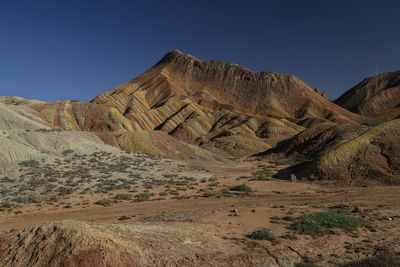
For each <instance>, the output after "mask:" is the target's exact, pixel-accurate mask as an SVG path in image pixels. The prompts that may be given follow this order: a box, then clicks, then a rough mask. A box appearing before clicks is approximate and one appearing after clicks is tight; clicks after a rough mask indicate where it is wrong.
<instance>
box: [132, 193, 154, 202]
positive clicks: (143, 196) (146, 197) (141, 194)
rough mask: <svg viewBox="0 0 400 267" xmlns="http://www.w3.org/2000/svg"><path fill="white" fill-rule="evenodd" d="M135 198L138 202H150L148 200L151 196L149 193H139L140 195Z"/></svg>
mask: <svg viewBox="0 0 400 267" xmlns="http://www.w3.org/2000/svg"><path fill="white" fill-rule="evenodd" d="M135 198H136V199H137V200H142V201H143V200H148V199H150V194H149V193H139V194H136V195H135Z"/></svg>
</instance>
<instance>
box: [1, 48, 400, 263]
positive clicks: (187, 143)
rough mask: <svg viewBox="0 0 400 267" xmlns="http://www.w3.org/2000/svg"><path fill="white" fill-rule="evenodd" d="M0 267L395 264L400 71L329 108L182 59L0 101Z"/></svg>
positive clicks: (302, 90) (232, 69)
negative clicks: (66, 93) (78, 90)
mask: <svg viewBox="0 0 400 267" xmlns="http://www.w3.org/2000/svg"><path fill="white" fill-rule="evenodd" d="M0 190H1V195H0V232H1V235H0V239H1V242H0V265H1V266H91V267H92V266H260V267H261V266H400V265H399V264H400V260H399V257H400V227H399V221H400V197H399V196H400V71H397V72H391V73H382V74H379V75H377V76H373V77H369V78H366V79H365V80H363V81H361V82H360V83H359V84H357V85H355V86H354V87H353V88H351V89H349V90H348V91H346V92H345V93H344V94H343V95H342V96H341V97H339V98H338V99H337V100H335V101H330V100H329V99H327V97H326V95H325V93H324V92H321V91H320V90H319V89H317V88H311V87H309V86H308V85H307V84H306V83H304V82H302V81H301V80H300V79H298V78H297V77H295V76H292V75H289V74H280V73H276V72H259V73H255V72H252V71H250V70H248V69H246V68H244V67H241V66H239V65H237V64H233V63H226V62H221V61H216V60H214V61H207V62H204V61H201V60H199V59H197V58H195V57H193V56H191V55H187V54H184V53H182V52H180V51H178V50H173V51H170V52H168V53H167V54H166V55H165V56H164V57H163V58H162V59H161V60H160V61H159V62H158V63H157V64H155V65H154V66H153V67H152V68H151V69H149V70H148V71H146V72H144V73H143V74H141V75H139V76H138V77H136V78H134V79H133V80H131V81H129V82H127V83H125V84H122V85H120V86H117V87H116V88H114V89H112V90H109V91H107V92H104V93H103V94H100V95H98V96H96V97H94V98H93V99H92V100H91V101H87V102H81V101H72V100H71V101H70V100H65V101H57V102H52V103H47V102H42V101H39V100H29V99H24V98H20V97H12V96H3V97H0Z"/></svg>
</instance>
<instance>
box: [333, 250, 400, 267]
mask: <svg viewBox="0 0 400 267" xmlns="http://www.w3.org/2000/svg"><path fill="white" fill-rule="evenodd" d="M398 266H400V256H398V255H397V256H396V255H391V254H389V253H382V254H379V255H378V256H375V257H371V258H366V259H363V260H359V261H355V262H349V263H345V264H342V265H340V267H398Z"/></svg>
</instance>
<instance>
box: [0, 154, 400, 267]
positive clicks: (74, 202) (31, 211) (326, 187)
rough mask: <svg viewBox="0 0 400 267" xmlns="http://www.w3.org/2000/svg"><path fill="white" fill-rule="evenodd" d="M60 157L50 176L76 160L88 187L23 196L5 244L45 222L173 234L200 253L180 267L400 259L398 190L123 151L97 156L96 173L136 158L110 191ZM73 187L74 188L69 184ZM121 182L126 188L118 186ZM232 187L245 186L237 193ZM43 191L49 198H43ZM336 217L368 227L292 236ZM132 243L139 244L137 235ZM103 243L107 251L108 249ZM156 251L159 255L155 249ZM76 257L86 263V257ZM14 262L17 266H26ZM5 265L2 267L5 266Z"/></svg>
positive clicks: (25, 168) (68, 157) (264, 165)
mask: <svg viewBox="0 0 400 267" xmlns="http://www.w3.org/2000/svg"><path fill="white" fill-rule="evenodd" d="M64 154H65V156H64V160H63V161H60V162H58V163H57V164H58V165H57V166H58V168H57V170H58V171H60V172H65V173H67V172H68V171H71V167H72V166H75V165H74V164H78V162H80V163H81V164H82V167H81V168H77V169H78V170H82V169H83V168H84V166H87V167H89V168H90V169H91V170H92V171H90V170H89V171H87V172H83V174H82V176H90V177H91V176H94V177H95V178H91V179H90V180H91V182H92V183H87V182H86V180H85V178H82V179H83V182H81V183H79V181H68V179H67V178H65V183H64V184H62V185H58V184H56V185H55V186H52V187H51V188H53V189H51V190H48V191H46V190H45V189H46V188H47V189H48V188H50V186H49V185H52V184H54V183H56V181H53V182H51V181H50V182H45V181H43V182H42V183H40V186H38V187H37V188H32V189H30V190H32V192H31V194H28V195H25V196H26V197H25V199H22V200H20V202H19V203H18V202H17V204H12V205H11V204H10V205H9V206H7V205H3V207H2V210H1V214H0V231H1V233H2V239H3V240H12V238H13V237H14V236H15V233H17V232H18V233H19V234H18V235H23V234H24V233H25V232H31V231H32V229H35V227H37V226H38V225H42V227H44V228H46V227H48V224H55V225H58V227H61V228H63V227H64V228H67V229H69V228H72V227H73V226H74V225H75V226H76V225H77V224H78V225H79V224H89V225H90V228H89V229H90V230H89V232H92V231H94V228H95V227H110V225H114V226H115V225H117V226H121V227H124V226H127V227H135V226H136V227H150V228H152V229H153V228H154V229H162V228H164V227H171V229H172V230H173V231H183V232H184V233H185V234H187V235H189V237H185V238H183V239H184V240H183V241H182V240H175V241H174V244H175V245H176V243H175V242H183V244H185V246H187V248H186V249H189V251H190V253H194V254H195V255H197V254H199V255H202V256H199V258H197V260H193V259H192V258H191V257H192V256H191V254H190V253H189V252H185V253H189V254H187V255H188V256H187V262H186V263H185V265H186V266H188V265H192V266H196V265H198V264H200V263H201V264H202V265H203V266H204V265H214V266H225V265H231V266H294V264H303V265H298V266H340V265H341V264H345V263H348V262H354V261H358V260H360V259H364V258H368V257H374V256H376V255H380V254H382V253H383V252H385V253H386V252H387V253H390V254H391V255H396V254H397V255H399V253H400V228H399V227H398V222H399V220H400V201H398V199H399V198H398V195H399V194H400V186H370V187H368V186H364V187H351V186H343V185H338V184H333V183H324V184H322V183H317V182H314V183H311V182H307V181H301V180H295V179H293V178H292V179H290V178H289V177H279V178H273V177H274V176H276V175H275V174H277V173H278V171H279V170H281V169H284V168H286V167H287V166H286V165H280V164H279V162H274V161H273V160H271V159H268V158H257V157H245V158H230V159H226V160H225V161H224V162H218V161H214V162H206V161H204V162H199V161H195V162H194V161H186V162H183V161H175V160H170V159H162V158H157V157H154V156H149V155H145V154H135V153H131V152H121V153H120V154H118V156H119V157H124V158H122V159H121V161H116V158H117V157H118V156H117V155H115V154H111V153H107V152H104V153H102V152H98V153H97V154H95V156H97V157H96V158H97V160H96V161H95V163H96V164H98V165H99V166H104V165H107V164H110V163H111V162H114V163H115V162H120V164H122V166H125V165H124V164H123V162H126V160H127V158H128V157H129V158H135V159H136V161H134V162H135V163H136V164H135V165H130V164H128V166H126V168H122V167H118V166H116V167H115V166H114V167H113V168H108V169H107V171H108V174H107V175H109V176H110V177H113V176H118V177H121V173H122V174H124V175H126V177H127V178H126V180H127V181H131V180H133V181H136V183H132V184H127V181H125V180H124V179H121V178H119V180H118V179H116V182H115V183H111V186H110V182H109V181H110V180H112V179H101V177H102V176H101V175H103V174H102V170H101V169H99V170H97V169H96V168H92V167H90V165H85V164H89V163H90V162H94V161H93V160H92V161H91V159H92V157H93V154H90V155H74V154H73V153H68V152H66V153H64ZM91 155H92V156H91ZM99 155H103V156H100V157H99ZM82 159H83V160H82ZM124 160H125V161H124ZM131 160H132V159H131ZM32 164H33V165H34V166H33V167H32V166H31V165H32ZM51 166H54V165H51V164H50V163H49V164H47V163H45V162H38V163H32V162H29V163H25V164H21V166H20V169H18V170H17V172H18V175H20V176H22V177H27V178H26V179H29V177H30V176H29V175H30V174H31V175H35V170H36V171H43V169H41V168H46V167H47V168H48V169H51ZM141 166H146V167H149V166H151V168H153V171H146V172H143V170H141V168H142V167H141ZM97 171H99V172H98V173H97ZM145 173H148V174H150V175H147V176H146V175H145ZM24 174H25V175H24ZM122 177H124V176H122ZM128 177H131V178H132V177H136V179H128ZM4 179H5V178H3V180H4ZM8 179H9V180H11V181H8V183H9V184H10V186H9V188H10V190H12V188H14V187H15V186H14V187H13V185H12V183H13V182H12V178H8ZM44 180H45V179H44ZM107 181H108V182H107ZM57 182H59V181H57ZM74 182H75V183H77V184H78V185H77V186H74ZM102 182H103V184H102ZM120 184H122V185H124V186H118V185H120ZM238 185H246V186H247V187H245V188H246V189H243V190H241V189H235V186H238ZM66 186H68V187H67V188H68V190H67V192H65V190H66V189H65V188H66ZM59 188H63V189H64V190H62V189H59ZM247 188H248V189H247ZM34 190H37V191H34ZM42 192H47V193H46V194H40V193H42ZM30 195H32V196H33V195H39V196H41V197H42V199H41V200H39V199H34V198H32V199H30V198H29V196H30ZM335 209H343V210H345V211H348V214H350V216H351V217H355V218H361V219H362V220H363V221H365V223H363V224H362V225H361V226H359V227H358V226H357V227H327V228H326V229H325V228H324V229H322V230H321V231H318V232H315V233H308V234H305V233H301V231H299V230H295V229H294V228H293V225H295V223H296V222H299V221H300V220H301V218H302V217H304V216H306V215H307V214H312V213H317V212H329V211H332V210H335ZM60 225H61V226H60ZM115 227H116V226H115ZM261 228H267V229H269V231H270V234H271V236H269V237H268V238H267V239H268V240H258V239H254V238H251V235H250V234H251V233H252V232H253V231H254V230H256V229H261ZM172 230H171V231H172ZM198 231H200V232H201V236H200V237H199V236H196V235H195V236H190V235H191V234H193V233H194V232H196V233H197V232H198ZM119 232H120V233H121V230H120V231H119ZM139 232H140V231H139ZM21 233H22V234H21ZM140 233H141V234H143V233H142V232H140ZM69 234H70V235H73V234H72V233H69ZM197 234H198V233H197ZM203 234H204V236H203ZM93 235H96V234H95V233H94V234H93ZM27 238H28V237H27ZM29 238H34V237H29ZM47 238H48V237H47ZM111 238H115V236H113V237H111ZM137 238H138V239H139V240H140V239H141V238H143V237H137ZM69 239H71V237H69ZM203 239H204V240H203ZM71 240H73V238H72V239H71ZM132 240H135V238H133V239H132ZM132 240H131V241H132ZM71 242H73V241H71ZM185 242H186V243H185ZM102 245H103V246H104V247H105V248H110V246H111V247H112V245H110V244H102ZM12 246H23V245H21V244H12ZM154 246H155V247H154V249H155V250H157V244H154ZM161 247H162V246H160V248H161ZM3 249H4V248H3ZM15 249H17V248H15ZM210 249H211V251H212V253H211V252H210V251H209V250H210ZM194 250H196V251H197V250H198V251H197V252H193V251H194ZM71 253H72V254H74V253H75V252H71ZM176 253H177V255H175V257H174V259H173V260H170V261H168V260H166V259H165V258H168V257H170V256H171V255H169V251H168V250H165V251H163V250H160V251H158V253H157V254H156V256H155V257H156V258H158V260H157V261H155V262H154V263H156V262H157V263H160V264H165V265H169V266H173V265H176V266H179V265H180V264H181V263H182V261H180V260H182V257H183V256H182V255H178V254H179V251H178V252H176ZM214 253H215V255H214ZM39 254H40V253H39V251H33V252H32V256H31V257H37V258H38V259H37V262H38V265H36V266H40V264H43V263H45V262H46V260H45V259H43V257H44V256H43V255H39ZM34 255H36V256H34ZM168 255H169V256H168ZM185 255H186V254H185ZM213 255H214V256H213ZM3 257H4V256H3ZM80 257H81V258H82V257H83V258H85V257H86V258H89V259H91V258H92V256H90V255H89V256H88V255H86V256H82V255H80ZM183 258H185V257H183ZM195 258H196V257H195ZM20 260H21V261H22V262H24V260H27V259H20ZM4 262H5V263H6V264H5V265H6V266H7V264H9V263H11V262H12V261H9V262H7V261H4ZM50 262H51V261H50ZM89 262H90V260H89ZM183 262H184V261H183ZM142 263H143V264H144V265H146V264H148V265H152V264H151V263H149V262H142ZM93 264H95V265H96V263H93ZM305 264H315V265H305ZM156 265H157V264H156ZM87 266H89V265H87Z"/></svg>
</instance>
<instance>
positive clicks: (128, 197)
mask: <svg viewBox="0 0 400 267" xmlns="http://www.w3.org/2000/svg"><path fill="white" fill-rule="evenodd" d="M113 199H117V200H131V199H132V194H117V195H115V196H114V197H113Z"/></svg>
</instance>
